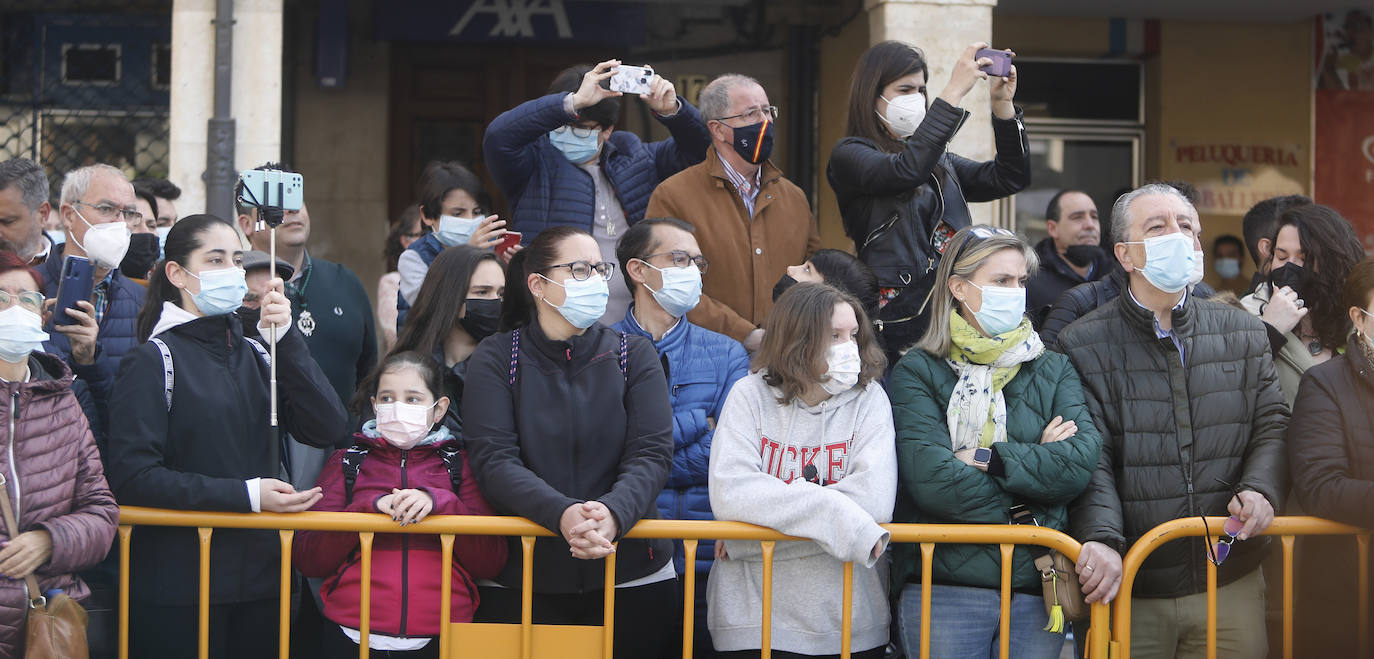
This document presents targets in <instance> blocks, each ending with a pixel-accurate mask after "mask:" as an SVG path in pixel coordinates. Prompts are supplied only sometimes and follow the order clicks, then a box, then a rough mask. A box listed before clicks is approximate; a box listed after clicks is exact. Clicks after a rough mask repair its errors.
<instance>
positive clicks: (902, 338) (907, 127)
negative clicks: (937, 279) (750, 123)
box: [826, 41, 1030, 351]
mask: <svg viewBox="0 0 1374 659" xmlns="http://www.w3.org/2000/svg"><path fill="white" fill-rule="evenodd" d="M986 46H987V44H983V43H976V44H973V45H971V46H969V47H968V48H967V49H966V50H964V52H963V53H962V54H961V55H960V56H959V57H958V58H957V59H956V61H955V63H954V66H953V67H951V73H950V80H949V82H948V83H946V85H945V87H944V89H943V90H942V91H941V92H940V95H939V96H937V97H936V98H935V99H934V101H929V100H928V95H927V90H926V83H927V81H928V79H929V77H930V71H929V68H928V67H927V65H926V59H925V55H924V53H922V52H921V51H920V50H919V49H917V48H915V47H913V46H911V45H908V44H905V43H902V42H899V41H884V42H882V43H880V44H877V45H874V46H873V47H871V48H869V49H868V50H867V51H865V52H864V54H863V56H861V57H860V58H859V62H858V64H857V65H855V67H854V76H853V78H852V84H851V87H850V91H849V119H848V127H847V129H846V130H847V137H845V138H843V139H841V140H840V141H839V143H837V144H836V145H835V149H834V151H832V152H831V154H830V164H829V166H828V167H827V168H826V179H827V180H828V181H829V182H830V187H831V188H833V189H834V190H835V197H836V200H837V201H838V202H839V205H840V215H841V217H842V218H843V219H844V229H845V233H846V234H847V235H848V236H849V237H850V238H851V239H852V240H853V241H854V246H855V247H856V249H857V251H858V254H859V258H860V260H862V261H863V262H864V263H867V264H868V266H869V267H870V268H872V269H873V272H874V273H875V274H876V275H877V276H878V284H879V286H881V287H882V298H881V301H880V302H879V304H880V306H881V308H882V311H881V312H879V314H878V320H881V321H883V329H882V336H883V338H884V341H885V343H886V344H887V346H888V347H889V348H890V349H892V350H897V351H900V350H904V349H906V348H907V347H909V346H910V345H911V344H912V343H914V342H915V341H916V340H917V339H918V338H920V337H921V335H922V333H923V332H924V331H925V326H926V321H927V315H926V314H924V313H923V312H922V304H923V303H924V302H925V299H926V295H927V294H928V293H929V292H930V290H931V286H932V282H933V281H934V272H935V267H936V266H937V265H938V264H939V260H940V255H941V254H942V253H943V252H944V248H945V244H946V243H948V242H949V239H950V238H951V237H953V236H954V232H956V231H958V230H959V229H961V228H963V227H966V226H968V225H970V224H972V216H971V215H970V213H969V209H968V202H971V201H993V200H995V199H1001V198H1003V197H1007V196H1010V195H1012V194H1015V193H1016V192H1018V191H1020V190H1022V189H1024V188H1025V187H1026V186H1027V185H1029V184H1030V149H1029V146H1028V144H1027V142H1026V131H1025V126H1024V125H1023V124H1022V122H1021V111H1020V110H1019V109H1018V108H1017V107H1016V106H1015V105H1013V104H1012V98H1013V96H1015V94H1016V67H1015V66H1011V67H1010V70H1009V71H1008V73H1007V75H1006V76H1005V77H1001V78H997V77H992V78H989V74H988V73H987V72H986V71H984V70H983V69H982V67H984V66H987V65H989V64H991V63H992V60H991V59H989V58H987V57H982V58H976V57H975V53H977V51H978V49H980V48H985V47H986ZM980 79H982V80H988V92H989V94H990V96H991V97H992V115H993V116H992V132H993V138H994V141H995V143H996V145H997V157H996V159H994V160H990V161H987V162H975V161H973V160H969V159H967V158H963V157H961V156H958V155H956V154H953V153H950V152H949V151H948V148H949V142H950V140H952V139H953V138H954V134H955V133H956V132H957V131H958V130H959V127H960V126H962V125H963V123H964V121H965V120H967V119H968V116H969V113H968V112H967V111H965V110H963V109H961V108H960V107H959V104H960V103H961V102H962V101H963V99H964V97H965V95H967V94H968V93H969V92H970V91H971V90H972V89H973V87H974V86H975V85H976V84H977V83H978V81H979V80H980Z"/></svg>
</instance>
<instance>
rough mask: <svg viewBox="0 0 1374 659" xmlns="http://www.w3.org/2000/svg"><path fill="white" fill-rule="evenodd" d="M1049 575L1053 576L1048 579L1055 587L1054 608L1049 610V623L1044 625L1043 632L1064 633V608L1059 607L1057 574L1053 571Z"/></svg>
mask: <svg viewBox="0 0 1374 659" xmlns="http://www.w3.org/2000/svg"><path fill="white" fill-rule="evenodd" d="M1051 574H1052V575H1053V576H1051V577H1050V579H1051V581H1052V582H1053V583H1054V586H1055V588H1054V589H1053V590H1054V606H1053V607H1051V608H1050V621H1049V624H1047V625H1045V631H1047V632H1054V633H1056V634H1058V633H1061V632H1063V631H1064V607H1062V606H1060V605H1059V572H1058V571H1053V572H1051Z"/></svg>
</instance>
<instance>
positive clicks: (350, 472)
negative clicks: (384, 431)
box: [343, 443, 368, 506]
mask: <svg viewBox="0 0 1374 659" xmlns="http://www.w3.org/2000/svg"><path fill="white" fill-rule="evenodd" d="M367 451H368V447H367V445H366V444H361V443H359V444H354V445H353V446H350V447H349V448H348V450H347V451H344V454H343V475H344V505H345V506H347V505H348V504H350V503H353V484H354V483H356V482H357V481H358V472H360V471H362V468H363V459H364V458H366V457H367Z"/></svg>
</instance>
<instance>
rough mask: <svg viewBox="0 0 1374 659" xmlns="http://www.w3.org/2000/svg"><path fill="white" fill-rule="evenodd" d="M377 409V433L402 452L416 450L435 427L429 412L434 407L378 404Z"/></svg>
mask: <svg viewBox="0 0 1374 659" xmlns="http://www.w3.org/2000/svg"><path fill="white" fill-rule="evenodd" d="M436 404H437V403H436ZM375 407H376V410H377V432H378V433H381V435H382V439H385V440H386V441H387V443H388V444H391V445H392V446H395V447H396V448H398V449H401V450H402V451H408V450H410V449H412V448H415V445H416V444H419V443H420V440H422V439H424V438H425V437H428V436H429V429H430V428H431V427H433V426H434V423H433V422H432V421H430V420H429V411H430V410H431V409H434V405H411V404H409V403H378V404H377V405H376V406H375Z"/></svg>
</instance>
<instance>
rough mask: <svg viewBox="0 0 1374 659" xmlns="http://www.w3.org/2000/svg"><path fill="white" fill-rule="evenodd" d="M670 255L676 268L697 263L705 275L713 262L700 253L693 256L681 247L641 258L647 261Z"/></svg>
mask: <svg viewBox="0 0 1374 659" xmlns="http://www.w3.org/2000/svg"><path fill="white" fill-rule="evenodd" d="M668 255H671V256H672V257H673V267H676V268H685V267H687V266H688V265H692V264H695V265H696V266H697V269H698V270H700V271H701V274H703V275H704V274H706V269H707V268H709V267H711V262H710V261H707V260H706V257H704V256H702V255H700V254H698V255H696V256H692V255H691V254H688V253H687V252H684V251H682V250H680V249H675V250H673V251H671V252H659V253H657V254H650V255H648V256H646V257H644V258H642V259H640V260H641V261H644V262H646V263H647V262H648V261H649V259H652V258H654V257H657V256H668Z"/></svg>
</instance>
